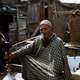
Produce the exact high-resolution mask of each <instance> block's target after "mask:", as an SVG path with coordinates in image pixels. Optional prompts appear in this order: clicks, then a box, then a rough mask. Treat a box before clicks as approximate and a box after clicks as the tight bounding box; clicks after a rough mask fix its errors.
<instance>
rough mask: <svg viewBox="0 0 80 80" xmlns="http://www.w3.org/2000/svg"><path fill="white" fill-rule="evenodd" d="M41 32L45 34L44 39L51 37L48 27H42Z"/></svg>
mask: <svg viewBox="0 0 80 80" xmlns="http://www.w3.org/2000/svg"><path fill="white" fill-rule="evenodd" d="M40 32H41V33H42V34H43V36H44V38H45V39H47V38H48V37H49V33H50V28H49V26H48V25H45V24H43V25H41V26H40Z"/></svg>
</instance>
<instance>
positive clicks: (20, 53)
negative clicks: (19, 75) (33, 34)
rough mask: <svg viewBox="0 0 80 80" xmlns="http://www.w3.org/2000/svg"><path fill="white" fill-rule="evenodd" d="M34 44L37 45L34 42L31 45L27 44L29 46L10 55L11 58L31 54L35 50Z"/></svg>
mask: <svg viewBox="0 0 80 80" xmlns="http://www.w3.org/2000/svg"><path fill="white" fill-rule="evenodd" d="M34 44H35V42H32V43H30V44H27V45H25V46H23V47H21V48H20V49H18V50H16V51H14V52H11V54H10V55H9V58H10V59H14V58H15V57H19V56H23V55H28V54H31V53H32V52H33V50H34Z"/></svg>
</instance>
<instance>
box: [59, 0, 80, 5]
mask: <svg viewBox="0 0 80 80" xmlns="http://www.w3.org/2000/svg"><path fill="white" fill-rule="evenodd" d="M59 1H60V2H62V3H75V4H80V0H59Z"/></svg>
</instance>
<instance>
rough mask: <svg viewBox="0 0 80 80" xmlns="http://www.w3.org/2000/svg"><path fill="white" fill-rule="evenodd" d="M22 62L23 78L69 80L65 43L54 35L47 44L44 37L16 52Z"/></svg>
mask: <svg viewBox="0 0 80 80" xmlns="http://www.w3.org/2000/svg"><path fill="white" fill-rule="evenodd" d="M14 53H15V54H16V56H17V57H19V59H20V60H21V62H22V65H23V69H22V70H23V71H22V73H23V78H25V79H27V80H69V78H70V70H69V66H68V62H67V58H66V55H65V53H64V45H63V41H62V40H61V39H60V38H59V37H57V36H56V35H53V36H52V37H51V38H50V39H49V42H47V43H46V44H45V43H44V41H43V37H42V35H40V36H37V37H36V39H35V40H34V41H33V43H31V44H28V45H26V46H24V47H22V48H21V49H19V50H17V51H15V52H14Z"/></svg>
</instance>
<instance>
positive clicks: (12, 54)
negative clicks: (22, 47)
mask: <svg viewBox="0 0 80 80" xmlns="http://www.w3.org/2000/svg"><path fill="white" fill-rule="evenodd" d="M15 58H16V55H15V54H14V53H11V54H9V62H11V61H12V59H15Z"/></svg>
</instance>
